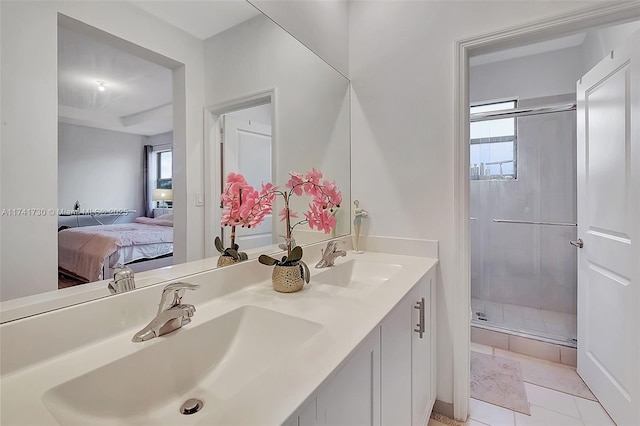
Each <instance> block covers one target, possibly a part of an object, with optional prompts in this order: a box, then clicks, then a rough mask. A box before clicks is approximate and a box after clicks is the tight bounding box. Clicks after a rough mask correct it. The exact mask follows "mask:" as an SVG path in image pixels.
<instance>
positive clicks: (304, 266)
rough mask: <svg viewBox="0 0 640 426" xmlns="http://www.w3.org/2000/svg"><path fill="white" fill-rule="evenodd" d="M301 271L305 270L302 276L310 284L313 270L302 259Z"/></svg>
mask: <svg viewBox="0 0 640 426" xmlns="http://www.w3.org/2000/svg"><path fill="white" fill-rule="evenodd" d="M300 271H301V272H303V271H304V272H303V273H302V278H304V282H305V283H307V284H309V281H310V280H311V272H309V267H308V266H307V264H306V263H304V262H303V261H302V260H301V261H300Z"/></svg>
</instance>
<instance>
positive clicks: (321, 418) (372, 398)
mask: <svg viewBox="0 0 640 426" xmlns="http://www.w3.org/2000/svg"><path fill="white" fill-rule="evenodd" d="M379 407H380V333H379V331H378V329H377V328H376V329H375V330H374V331H372V332H371V334H369V336H368V337H367V338H366V339H365V340H364V341H363V342H362V343H361V344H360V346H359V347H358V349H357V350H356V352H355V353H354V354H353V355H352V356H351V358H350V359H349V361H347V363H346V364H345V365H344V366H343V367H342V368H341V369H340V370H339V371H338V372H337V373H336V375H335V376H334V377H333V378H332V379H331V381H330V382H329V383H328V384H327V385H326V386H325V387H324V388H323V389H322V390H321V391H320V392H319V393H318V407H317V410H318V411H317V412H318V423H317V424H319V425H350V426H356V425H362V426H365V425H369V426H371V425H379V424H380V411H379V409H378V408H379Z"/></svg>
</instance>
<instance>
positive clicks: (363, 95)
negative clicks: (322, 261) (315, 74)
mask: <svg viewBox="0 0 640 426" xmlns="http://www.w3.org/2000/svg"><path fill="white" fill-rule="evenodd" d="M589 4H590V3H588V2H578V1H575V2H573V1H571V2H568V1H564V2H563V1H558V2H544V1H536V2H513V1H511V2H508V1H504V2H490V1H469V2H463V1H456V2H448V1H383V2H381V1H371V2H352V3H351V5H350V34H349V39H350V46H349V55H350V63H349V74H350V77H351V81H352V87H353V97H352V151H353V153H354V155H353V159H352V196H353V198H357V199H359V200H360V203H361V204H360V205H361V207H364V208H365V209H367V210H368V211H369V213H370V218H369V225H370V230H369V232H370V234H371V235H380V236H398V237H412V238H425V239H437V240H439V241H440V250H439V251H440V260H441V264H440V268H439V277H438V278H439V279H438V288H437V291H438V299H437V303H436V305H437V308H438V323H437V328H438V391H437V398H438V399H439V400H441V401H443V402H445V403H451V402H452V401H453V384H452V383H453V365H452V359H453V345H452V338H451V335H452V328H451V327H452V324H453V322H454V321H455V320H456V319H455V318H454V317H453V314H452V312H453V306H452V299H453V297H454V282H453V280H454V277H455V270H456V266H457V265H456V259H455V258H454V253H453V247H454V228H453V226H454V197H453V193H454V192H453V181H454V176H453V172H454V156H453V152H454V79H455V69H454V64H455V61H454V54H455V52H454V46H455V41H456V40H460V39H464V38H467V37H471V36H477V35H481V34H485V33H489V32H493V31H497V30H499V29H503V28H506V27H511V26H515V25H519V24H522V23H526V22H529V21H532V20H537V19H541V18H543V17H547V16H552V15H554V14H559V13H564V12H567V11H569V10H573V9H577V8H580V7H584V6H587V5H589Z"/></svg>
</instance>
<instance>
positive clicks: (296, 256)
mask: <svg viewBox="0 0 640 426" xmlns="http://www.w3.org/2000/svg"><path fill="white" fill-rule="evenodd" d="M300 259H302V247H300V246H295V247H294V248H293V250H291V254H290V255H289V257H287V263H289V264H293V263H294V262H297V261H298V260H300Z"/></svg>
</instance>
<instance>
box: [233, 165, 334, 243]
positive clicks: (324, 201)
mask: <svg viewBox="0 0 640 426" xmlns="http://www.w3.org/2000/svg"><path fill="white" fill-rule="evenodd" d="M285 188H286V189H287V190H288V191H282V190H279V188H278V187H277V186H274V185H273V184H271V183H266V184H264V183H263V184H262V186H261V188H260V190H259V191H258V190H257V189H255V188H253V187H252V186H251V185H249V184H248V183H247V182H246V180H245V178H244V176H242V175H241V174H236V173H229V175H228V176H227V185H226V187H225V190H224V192H223V194H222V206H223V208H224V210H223V213H222V220H221V224H222V225H231V226H233V227H235V226H244V227H254V226H257V225H259V224H260V223H262V221H263V220H264V219H265V217H266V216H268V215H270V214H271V213H272V210H273V203H274V202H275V199H276V196H277V195H281V196H283V198H284V203H285V207H284V208H283V209H282V210H281V211H280V212H279V216H280V220H281V221H285V222H286V228H287V230H286V231H287V239H290V238H291V232H292V231H293V229H294V228H295V227H296V226H298V225H300V224H303V223H308V225H309V227H310V228H311V229H317V230H319V231H323V232H325V233H327V234H328V233H330V232H331V229H332V228H334V227H335V226H336V218H335V217H334V215H333V214H331V213H332V212H333V211H334V209H335V208H336V207H339V206H340V203H341V202H342V193H341V192H340V191H339V190H338V188H337V186H336V184H335V182H332V181H329V180H327V179H324V180H323V176H322V172H320V171H319V170H317V169H315V168H312V169H311V170H310V171H308V172H306V173H304V174H303V173H298V172H290V173H289V180H288V181H287V183H286V185H285ZM294 195H297V196H302V195H307V196H309V197H311V202H310V203H309V210H308V211H307V212H305V213H304V217H305V219H303V220H300V221H298V222H296V223H295V224H293V225H291V222H290V219H292V218H298V215H297V213H296V212H293V211H291V210H290V209H289V200H290V198H291V197H292V196H294ZM290 250H291V248H290V247H288V251H289V254H290Z"/></svg>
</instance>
